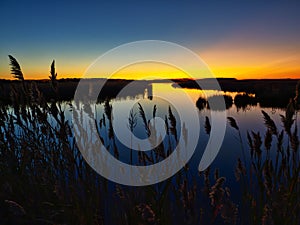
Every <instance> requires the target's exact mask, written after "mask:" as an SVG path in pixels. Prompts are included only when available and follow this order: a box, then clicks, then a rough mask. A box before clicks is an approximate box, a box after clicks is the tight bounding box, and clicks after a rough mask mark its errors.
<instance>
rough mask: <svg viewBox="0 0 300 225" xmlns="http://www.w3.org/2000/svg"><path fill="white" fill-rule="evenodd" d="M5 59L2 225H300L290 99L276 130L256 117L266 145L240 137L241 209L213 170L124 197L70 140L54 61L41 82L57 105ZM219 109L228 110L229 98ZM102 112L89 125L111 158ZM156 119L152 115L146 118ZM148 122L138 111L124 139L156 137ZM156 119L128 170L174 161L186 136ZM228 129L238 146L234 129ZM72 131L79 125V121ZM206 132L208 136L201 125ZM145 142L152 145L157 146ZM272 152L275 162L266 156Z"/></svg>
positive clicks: (106, 114) (125, 190) (107, 114)
mask: <svg viewBox="0 0 300 225" xmlns="http://www.w3.org/2000/svg"><path fill="white" fill-rule="evenodd" d="M9 58H10V61H11V71H12V74H13V76H14V77H15V78H16V79H18V80H19V81H20V82H21V83H22V88H17V87H11V94H10V96H11V105H7V104H6V105H4V104H1V105H0V130H1V132H0V150H1V151H0V224H116V225H118V224H124V225H126V224H128V225H134V224H163V225H167V224H224V223H227V224H295V225H296V224H299V223H298V222H299V211H300V209H299V200H300V199H299V198H300V196H299V192H300V190H299V189H300V186H299V170H300V169H299V151H298V148H299V138H298V136H297V124H296V122H297V121H296V116H295V113H296V109H295V107H294V105H296V103H294V101H295V102H296V101H298V99H295V100H293V102H292V103H293V105H290V106H289V107H288V108H287V111H286V115H284V116H282V121H283V124H284V126H283V127H284V129H282V130H280V128H279V127H278V126H277V125H276V124H275V122H274V121H273V120H272V118H271V117H270V116H269V115H268V114H267V113H265V112H262V113H263V117H264V121H265V126H266V133H265V135H263V134H260V133H259V132H255V131H251V132H248V133H247V139H248V144H249V151H250V155H251V158H250V161H247V160H248V158H246V157H243V161H241V160H240V159H238V160H237V167H236V170H235V176H236V178H237V180H238V182H240V183H241V189H242V191H241V194H242V196H241V199H242V200H243V205H242V206H239V205H238V204H236V203H234V202H233V201H232V200H231V197H232V196H231V195H232V194H231V193H230V187H228V186H227V184H226V178H225V177H222V174H221V172H220V171H219V170H218V169H215V170H214V172H213V173H211V171H212V169H211V168H208V169H207V170H206V171H204V172H201V173H199V175H195V173H193V172H192V170H190V168H189V165H187V166H185V167H184V168H183V169H182V170H180V171H179V172H178V173H177V174H176V175H174V176H173V177H171V178H169V179H167V180H165V181H163V182H161V183H158V184H155V185H151V186H146V187H127V186H123V185H118V184H115V183H112V182H110V181H107V180H106V179H104V178H102V177H101V176H100V175H98V174H97V173H96V172H94V170H93V169H92V168H90V166H89V165H88V164H86V162H85V160H84V159H83V157H82V155H81V153H80V151H79V150H78V147H77V144H76V142H75V138H74V133H73V132H77V131H76V129H72V126H73V124H72V123H71V121H69V120H68V119H67V117H66V113H67V111H66V110H67V109H66V108H65V105H66V103H65V102H64V103H63V102H61V101H60V96H59V92H58V91H57V90H58V89H59V83H58V82H57V76H58V75H57V73H56V70H55V61H53V62H52V64H51V66H50V76H49V78H50V80H51V82H50V84H51V89H52V91H53V96H55V97H54V98H53V99H52V101H50V102H49V101H47V100H46V98H45V97H44V95H43V94H42V92H41V90H40V89H39V88H38V86H37V85H36V84H35V83H34V82H25V78H24V75H23V73H22V71H21V67H20V65H19V63H18V62H17V60H16V59H15V58H13V57H12V56H9ZM297 96H298V95H296V97H297ZM227 101H228V102H231V104H232V98H231V100H230V99H229V98H228V100H227ZM292 103H291V104H292ZM75 104H76V103H75ZM102 104H103V108H104V110H103V114H102V115H101V116H99V118H98V120H96V121H95V123H96V124H97V129H98V131H99V137H100V140H101V142H102V144H103V145H104V146H105V147H106V149H107V150H108V151H109V152H110V153H111V154H112V155H113V156H114V157H116V158H119V157H120V156H121V154H120V152H119V151H120V149H118V146H117V139H116V137H115V134H114V130H113V113H112V104H111V102H110V101H109V100H108V99H107V100H105V101H104V102H103V103H102ZM201 104H202V105H203V102H201ZM67 105H69V108H68V109H69V110H72V109H73V107H75V105H72V102H68V103H67ZM76 107H77V108H79V107H81V106H79V105H77V106H76ZM293 107H294V108H293ZM293 109H294V110H293ZM158 110H159V109H158V108H157V107H156V105H154V107H153V109H152V117H153V118H154V117H155V116H156V114H157V111H158ZM74 112H75V111H74ZM79 113H80V114H81V115H77V116H76V112H75V114H74V119H75V120H80V119H82V118H83V117H82V115H83V114H85V115H86V116H91V115H92V108H91V106H89V105H84V106H82V107H81V111H80V112H79ZM147 116H149V115H148V114H147V112H145V110H144V108H143V106H142V105H141V104H139V105H138V109H137V110H136V111H134V110H132V111H131V112H130V114H129V118H128V127H129V129H130V131H131V132H132V133H134V131H135V129H136V126H137V124H138V123H141V124H143V127H144V130H143V132H145V134H146V136H150V135H151V134H153V133H151V132H156V129H155V124H151V123H150V122H149V121H150V120H149V118H147ZM164 118H165V129H166V137H165V140H164V141H163V142H162V144H160V145H158V146H157V147H156V148H154V149H153V151H150V152H148V151H147V152H141V151H133V150H132V149H130V151H129V154H130V157H129V158H130V163H131V164H136V165H140V166H141V165H149V164H153V163H156V162H159V161H162V160H164V159H165V158H166V157H168V156H169V155H170V154H171V153H172V151H173V149H174V146H176V144H177V143H178V136H179V135H184V134H181V133H180V131H179V130H178V124H179V122H180V121H177V119H176V116H175V114H174V112H173V111H172V108H171V107H169V108H168V111H167V113H166V115H165V117H164ZM228 120H229V123H230V125H231V126H232V127H233V128H234V129H236V131H237V132H238V133H239V137H240V139H239V140H240V142H242V134H241V133H240V129H239V126H238V124H237V122H236V121H235V120H234V118H228ZM77 124H79V125H80V124H81V125H84V123H83V121H77ZM86 126H91V124H86ZM182 129H183V128H182ZM185 129H188V128H185ZM205 130H206V133H207V134H208V135H210V130H211V125H210V121H209V118H208V117H206V118H205ZM186 132H187V131H186ZM182 133H184V132H182ZM80 135H83V138H86V139H88V137H87V136H86V134H80ZM154 137H156V135H154ZM286 137H287V138H286ZM263 139H264V140H263ZM285 140H288V141H287V143H285ZM150 141H152V142H153V145H154V144H155V143H157V142H158V141H160V139H159V137H157V140H150ZM160 142H161V141H160ZM273 145H274V146H275V149H276V150H275V151H276V153H275V154H273V153H271V151H274V147H272V146H273ZM241 146H243V145H241ZM241 150H242V149H241ZM244 150H245V149H244ZM244 150H243V151H244ZM241 154H244V153H243V152H242V153H241ZM271 155H275V157H271ZM166 169H167V168H166ZM248 183H249V184H248Z"/></svg>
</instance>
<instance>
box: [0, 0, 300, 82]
mask: <svg viewBox="0 0 300 225" xmlns="http://www.w3.org/2000/svg"><path fill="white" fill-rule="evenodd" d="M299 12H300V1H298V2H297V1H281V2H274V1H249V2H246V3H245V1H211V2H209V3H208V2H205V3H200V1H126V2H125V1H119V2H118V1H109V2H102V1H89V2H88V1H58V0H53V1H15V0H2V1H1V2H0V27H1V35H0V78H1V77H7V75H9V68H8V58H7V55H8V54H12V55H14V56H15V57H16V58H17V59H18V60H19V62H20V63H21V64H22V68H23V69H24V72H26V74H28V75H27V76H28V77H30V76H39V75H41V76H44V74H46V76H47V73H48V67H49V64H50V63H51V61H52V59H56V60H57V64H58V65H59V66H60V70H61V73H62V74H63V76H73V75H80V73H82V72H83V67H86V66H88V65H89V63H91V61H92V60H93V59H95V58H96V57H98V56H99V55H100V54H102V53H104V52H105V51H107V50H109V49H111V48H113V47H116V46H118V45H120V44H124V43H127V42H131V41H137V40H143V39H158V40H165V41H171V42H176V43H178V44H181V45H184V46H186V47H188V48H190V49H192V50H194V51H195V52H197V53H199V54H200V53H201V52H204V53H203V54H204V55H208V56H207V59H208V60H210V61H211V62H212V64H214V66H216V67H218V66H219V67H226V63H225V65H223V64H224V63H223V64H222V63H220V64H221V66H220V65H218V63H217V62H215V61H214V60H213V54H215V55H216V57H215V58H216V59H217V58H220V60H222V57H221V56H220V54H219V53H218V52H216V51H217V50H216V48H217V49H218V48H219V49H220V51H226V49H228V48H229V49H235V47H236V49H240V51H241V52H242V51H243V49H244V48H246V49H248V50H249V49H251V48H252V46H255V47H257V49H261V48H263V49H264V48H266V51H267V52H268V54H271V53H272V49H278V52H279V51H280V52H281V51H282V54H285V56H284V57H285V58H287V57H294V58H295V54H297V51H295V52H294V51H293V49H296V50H299V49H300V48H299V47H300V45H299V40H300V13H299ZM270 49H271V50H270ZM210 51H211V54H210V53H209V52H210ZM263 52H265V51H262V52H258V53H257V54H264V53H263ZM236 54H241V53H236ZM245 54H247V53H245ZM252 54H253V52H251V54H250V53H249V54H248V55H249V57H250V55H251V57H253V56H252ZM276 54H277V53H276ZM221 55H222V54H221ZM200 56H201V54H200ZM224 57H225V56H224ZM235 57H236V56H235ZM243 57H244V58H245V60H247V57H245V56H243ZM204 58H205V57H204ZM294 58H293V60H294V61H295V59H294ZM298 59H299V58H298V57H296V60H298ZM224 60H225V61H226V58H224ZM276 60H277V58H274V59H272V62H271V61H270V62H264V63H263V64H268V63H273V61H276ZM278 60H281V59H279V58H278ZM225 61H224V62H225ZM294 63H295V62H294ZM229 64H230V63H229ZM240 64H243V62H239V65H240ZM245 64H246V66H244V67H247V66H248V64H247V62H245ZM299 64H300V62H299ZM229 67H230V68H231V67H232V65H228V68H229ZM253 67H255V65H253ZM74 69H77V70H78V73H79V74H74V73H76V72H74Z"/></svg>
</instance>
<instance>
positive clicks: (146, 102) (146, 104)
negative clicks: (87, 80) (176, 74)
mask: <svg viewBox="0 0 300 225" xmlns="http://www.w3.org/2000/svg"><path fill="white" fill-rule="evenodd" d="M216 94H227V95H231V96H232V97H233V98H234V97H235V95H237V94H239V93H232V92H227V93H224V92H221V91H215V90H210V91H206V92H205V93H204V92H203V91H201V90H196V89H182V88H179V87H176V88H175V87H173V86H172V84H169V83H152V84H150V85H149V86H148V87H147V88H146V89H145V90H144V93H140V94H137V95H130V94H128V95H126V91H125V92H123V93H121V94H120V96H118V97H116V98H114V99H111V100H110V102H109V103H110V105H111V106H112V125H113V129H114V131H115V135H116V137H117V138H116V139H115V140H116V143H115V144H116V146H117V148H118V150H119V160H121V161H123V162H125V163H130V162H131V158H130V157H131V156H130V149H131V146H133V145H134V144H135V143H134V142H132V141H131V142H128V143H130V146H129V145H128V144H127V145H126V144H124V140H120V139H122V136H127V138H126V139H127V140H128V139H130V138H131V137H132V136H131V135H134V136H135V137H137V138H139V139H145V138H147V133H146V130H145V127H144V124H143V120H142V118H141V116H140V112H139V108H138V103H139V104H141V106H142V107H143V109H144V111H145V116H146V119H147V120H148V121H149V120H151V119H152V117H153V116H152V115H153V107H154V105H156V107H157V110H156V116H157V117H160V118H162V119H163V120H165V118H166V116H168V109H169V107H170V108H171V109H172V112H173V114H174V116H175V118H176V120H177V125H176V128H177V133H178V136H180V135H183V133H184V131H183V126H182V125H183V123H184V121H182V120H181V118H180V114H182V113H183V114H185V115H188V116H190V114H191V115H192V112H195V111H196V113H197V115H198V119H199V124H200V134H199V141H198V145H197V148H196V151H195V153H194V155H193V157H192V158H191V160H190V168H191V174H192V175H195V176H196V175H197V173H198V170H197V168H198V164H199V162H200V159H201V157H202V154H203V151H204V149H205V147H206V145H207V142H208V137H209V136H208V134H206V132H205V128H204V127H205V126H204V124H205V117H206V116H207V117H209V118H210V115H211V111H210V110H209V109H207V108H205V109H203V110H199V109H198V108H197V107H196V101H197V100H198V98H199V97H202V98H207V97H210V96H213V95H216ZM151 96H154V97H151ZM156 96H161V97H156ZM186 96H188V97H186ZM169 99H173V102H172V101H169ZM174 99H175V101H174ZM189 101H190V102H189ZM104 105H105V104H104V103H99V104H96V105H93V106H91V111H92V112H93V113H95V119H96V121H97V123H98V132H99V134H100V136H102V137H103V140H104V142H106V145H108V144H109V141H107V140H108V138H107V135H108V129H107V128H103V126H102V128H101V127H100V126H101V125H100V123H103V121H102V122H101V121H100V120H101V119H102V118H103V115H105V106H104ZM191 105H192V106H191ZM80 107H82V106H80ZM180 107H181V108H182V109H183V112H178V111H177V110H176V109H177V108H180ZM83 108H84V107H83ZM130 110H132V113H133V114H135V116H136V125H135V126H134V129H133V133H132V134H131V132H130V130H129V129H128V126H129V123H128V118H129V113H130ZM261 110H264V111H265V112H266V113H268V114H269V115H270V116H271V118H272V119H273V120H274V121H275V123H276V125H277V127H278V129H279V131H281V129H283V126H282V123H281V121H280V115H281V114H282V115H284V114H285V112H284V110H282V109H275V108H261V107H260V105H259V103H258V104H257V105H252V106H250V105H248V106H247V107H246V108H237V107H236V105H234V104H233V105H232V106H231V107H230V108H229V109H227V110H226V116H230V117H233V118H235V120H236V121H237V124H238V126H239V128H240V132H241V136H242V143H240V140H239V136H238V132H237V130H235V129H233V128H232V127H230V126H229V124H228V123H227V127H226V132H225V137H224V140H223V143H222V147H221V149H220V151H219V153H218V155H217V157H216V158H215V160H214V161H213V163H212V164H211V167H212V168H219V169H220V171H221V172H220V175H221V176H225V177H226V178H227V181H226V185H228V186H230V187H231V189H232V191H238V188H239V187H238V185H236V184H237V182H236V178H235V176H234V170H235V167H236V164H237V159H238V158H241V159H242V146H241V145H243V147H244V149H245V152H246V160H247V161H248V163H249V162H250V151H249V147H248V144H247V138H246V137H247V136H246V135H247V131H249V132H250V131H255V132H258V131H259V132H260V134H261V137H262V139H263V138H264V135H265V132H266V127H265V126H264V120H263V116H262V113H261ZM220 113H221V112H220ZM69 116H70V115H69ZM105 120H106V123H108V120H107V118H106V119H105ZM102 125H103V124H102ZM122 127H123V128H122ZM164 130H165V127H164V126H160V127H157V138H159V137H160V136H163V134H164ZM188 130H189V127H187V131H188ZM118 137H119V138H118ZM162 141H163V143H164V146H165V147H166V146H168V142H167V140H166V139H164V138H162ZM173 141H174V140H173ZM273 141H275V140H273ZM285 142H287V140H285ZM171 145H172V144H171ZM275 148H276V146H275V142H274V143H273V145H272V149H271V152H274V153H275V151H276V149H275ZM272 155H273V157H274V154H272ZM132 157H133V160H132V163H133V164H137V165H138V154H137V152H134V154H133V156H132ZM235 189H236V190H235ZM233 197H234V196H233Z"/></svg>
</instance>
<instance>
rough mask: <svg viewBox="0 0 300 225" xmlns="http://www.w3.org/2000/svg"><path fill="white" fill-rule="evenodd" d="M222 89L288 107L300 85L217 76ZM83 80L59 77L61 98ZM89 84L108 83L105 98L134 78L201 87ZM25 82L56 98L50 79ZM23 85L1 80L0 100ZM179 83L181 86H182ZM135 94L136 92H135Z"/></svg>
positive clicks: (187, 82)
mask: <svg viewBox="0 0 300 225" xmlns="http://www.w3.org/2000/svg"><path fill="white" fill-rule="evenodd" d="M217 80H218V82H219V84H220V87H221V90H222V91H224V92H244V93H249V94H255V99H256V102H259V103H260V105H261V106H263V107H278V108H284V107H285V106H286V104H287V102H289V99H290V98H293V95H294V91H293V90H294V87H295V86H296V85H297V82H298V80H297V79H247V80H237V79H234V78H217ZM79 81H80V79H77V78H66V79H57V81H56V82H57V83H58V84H59V85H58V90H57V91H58V94H59V96H60V99H61V100H66V101H69V100H72V99H73V96H74V94H75V91H76V88H77V85H78V83H79ZM85 81H86V82H87V83H89V82H92V83H97V82H98V83H101V84H103V83H105V85H104V86H103V89H102V90H101V93H100V95H99V96H105V98H110V99H111V98H114V97H116V96H117V94H118V93H119V92H120V91H121V90H122V89H123V88H124V87H125V86H126V85H128V84H129V83H131V82H132V81H135V82H138V84H139V85H137V86H136V88H137V89H136V93H143V91H144V89H145V88H146V87H147V86H148V85H149V84H151V83H166V82H170V81H172V82H174V83H175V84H173V86H174V87H176V85H178V86H179V87H181V88H188V89H201V88H200V87H199V85H198V84H197V83H196V82H195V81H194V80H189V79H172V80H138V81H137V80H125V79H109V80H106V79H103V78H93V79H86V80H85ZM23 82H24V83H28V84H30V83H35V84H36V85H37V87H38V89H39V90H40V91H41V92H42V94H43V95H44V97H45V99H46V100H48V101H49V100H51V99H53V98H54V97H55V93H54V92H53V90H52V89H51V85H50V84H51V81H50V80H24V81H23ZM201 82H202V83H205V84H206V85H207V87H209V84H210V82H211V79H203V80H201ZM20 85H21V83H20V81H19V80H5V79H0V102H2V103H6V104H7V103H8V104H9V103H11V98H10V93H11V87H12V86H15V87H16V88H19V86H20ZM178 86H177V87H178ZM133 94H134V93H133ZM101 100H104V99H101Z"/></svg>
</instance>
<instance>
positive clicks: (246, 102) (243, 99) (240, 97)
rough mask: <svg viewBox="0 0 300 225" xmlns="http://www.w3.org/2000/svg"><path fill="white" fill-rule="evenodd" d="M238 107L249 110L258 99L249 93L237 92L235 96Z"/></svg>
mask: <svg viewBox="0 0 300 225" xmlns="http://www.w3.org/2000/svg"><path fill="white" fill-rule="evenodd" d="M234 104H235V105H236V107H237V109H238V110H240V109H242V110H247V109H248V107H249V106H255V105H256V104H257V99H256V98H255V97H253V96H251V95H249V94H237V95H236V96H235V98H234Z"/></svg>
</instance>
